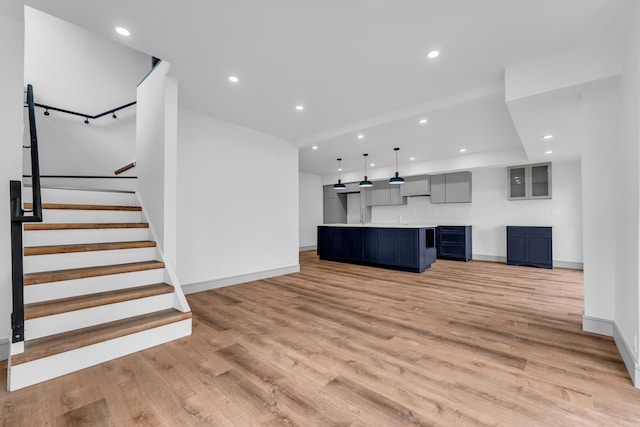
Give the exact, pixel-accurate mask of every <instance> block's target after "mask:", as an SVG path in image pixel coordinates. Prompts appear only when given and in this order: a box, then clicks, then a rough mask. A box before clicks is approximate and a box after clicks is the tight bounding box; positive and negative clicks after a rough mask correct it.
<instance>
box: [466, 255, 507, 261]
mask: <svg viewBox="0 0 640 427" xmlns="http://www.w3.org/2000/svg"><path fill="white" fill-rule="evenodd" d="M471 259H472V260H477V261H491V262H502V263H506V262H507V257H503V256H496V255H480V254H471Z"/></svg>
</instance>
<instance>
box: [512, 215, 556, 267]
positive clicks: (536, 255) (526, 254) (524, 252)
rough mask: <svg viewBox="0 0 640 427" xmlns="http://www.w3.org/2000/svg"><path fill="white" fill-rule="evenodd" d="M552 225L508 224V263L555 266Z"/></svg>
mask: <svg viewBox="0 0 640 427" xmlns="http://www.w3.org/2000/svg"><path fill="white" fill-rule="evenodd" d="M551 231H552V229H551V227H520V226H512V225H508V226H507V264H508V265H527V266H531V267H541V268H553V251H552V242H551Z"/></svg>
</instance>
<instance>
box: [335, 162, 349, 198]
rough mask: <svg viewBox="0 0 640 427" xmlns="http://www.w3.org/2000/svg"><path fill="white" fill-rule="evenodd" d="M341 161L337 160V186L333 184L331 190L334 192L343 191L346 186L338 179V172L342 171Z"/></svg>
mask: <svg viewBox="0 0 640 427" xmlns="http://www.w3.org/2000/svg"><path fill="white" fill-rule="evenodd" d="M341 161H342V159H338V183H337V184H333V189H334V190H344V189H346V188H347V186H346V185H344V184H343V183H342V180H341V179H340V171H342V168H340V162H341Z"/></svg>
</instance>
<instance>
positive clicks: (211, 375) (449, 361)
mask: <svg viewBox="0 0 640 427" xmlns="http://www.w3.org/2000/svg"><path fill="white" fill-rule="evenodd" d="M301 269H302V272H301V273H299V274H292V275H288V276H283V277H278V278H273V279H268V280H262V281H258V282H252V283H248V284H243V285H237V286H231V287H227V288H223V289H219V290H215V291H209V292H202V293H199V294H194V295H190V296H188V300H189V303H190V304H191V307H192V309H193V322H194V331H193V335H192V336H191V337H189V338H184V339H181V340H179V341H175V342H173V343H170V344H167V345H163V346H160V347H156V348H153V349H150V350H147V351H144V352H141V353H138V354H135V355H131V356H127V357H123V358H120V359H118V360H115V361H112V362H110V363H105V364H103V365H99V366H96V367H93V368H89V369H86V370H84V371H81V372H78V373H76V374H72V375H68V376H65V377H62V378H59V379H55V380H52V381H49V382H47V383H44V384H40V385H36V386H32V387H29V388H27V389H24V390H19V391H17V392H13V393H6V392H4V391H0V408H1V413H0V425H3V426H28V427H32V426H44V425H52V426H76V425H91V426H102V425H105V426H133V425H136V426H138V425H139V426H192V425H193V426H196V425H197V426H261V425H288V426H294V425H300V426H347V425H358V426H365V425H366V426H408V425H423V426H427V425H441V426H454V425H460V426H466V425H504V426H616V425H628V426H638V425H640V390H638V389H635V388H634V387H633V386H632V384H631V382H630V380H629V377H628V375H627V372H626V370H625V368H624V366H623V364H622V361H621V359H620V356H619V355H618V353H617V350H616V348H615V345H614V343H613V341H612V339H610V338H607V337H600V336H597V335H591V334H587V333H583V332H581V327H580V325H581V311H582V273H581V272H578V271H572V270H564V269H554V270H551V271H550V270H540V269H534V268H527V267H509V266H506V265H503V264H495V263H486V262H477V261H475V262H474V261H472V262H469V263H460V262H453V261H443V260H438V261H437V262H436V263H435V264H434V265H433V268H432V269H431V270H428V271H427V272H425V273H423V274H415V273H403V272H395V271H389V270H383V269H378V268H369V267H361V266H354V265H348V264H340V263H333V262H324V261H319V260H318V259H317V257H316V255H315V252H305V253H302V254H301ZM4 370H6V364H5V365H4ZM1 374H3V375H4V372H1ZM3 378H4V377H3ZM5 381H6V380H5V379H2V383H0V387H2V388H3V389H4V388H5V385H6V384H5Z"/></svg>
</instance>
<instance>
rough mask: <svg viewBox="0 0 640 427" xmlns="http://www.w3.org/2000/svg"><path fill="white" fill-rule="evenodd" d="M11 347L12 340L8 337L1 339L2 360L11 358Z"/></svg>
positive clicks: (0, 355) (0, 353)
mask: <svg viewBox="0 0 640 427" xmlns="http://www.w3.org/2000/svg"><path fill="white" fill-rule="evenodd" d="M10 348H11V342H10V341H9V340H8V339H4V340H0V360H7V359H8V358H9V352H10Z"/></svg>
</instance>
